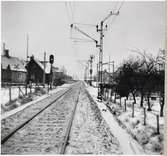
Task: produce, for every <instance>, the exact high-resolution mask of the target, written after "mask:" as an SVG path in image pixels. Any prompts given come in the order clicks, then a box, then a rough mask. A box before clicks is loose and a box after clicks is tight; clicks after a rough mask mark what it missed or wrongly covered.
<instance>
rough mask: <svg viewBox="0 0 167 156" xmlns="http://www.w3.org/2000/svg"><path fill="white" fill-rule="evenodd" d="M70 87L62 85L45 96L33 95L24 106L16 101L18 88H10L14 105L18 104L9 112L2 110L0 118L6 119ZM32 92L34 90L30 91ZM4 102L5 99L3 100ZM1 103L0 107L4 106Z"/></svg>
mask: <svg viewBox="0 0 167 156" xmlns="http://www.w3.org/2000/svg"><path fill="white" fill-rule="evenodd" d="M70 85H71V84H64V85H62V86H58V87H56V88H55V89H53V90H50V91H49V92H48V93H47V94H44V95H43V94H37V95H35V94H33V95H34V96H33V97H32V99H31V100H30V101H27V103H25V104H20V99H17V98H18V96H17V94H18V92H17V89H18V87H12V97H15V99H17V101H15V104H18V107H16V108H13V109H11V110H9V111H4V110H3V109H1V114H2V116H1V118H6V117H8V116H10V115H12V114H14V113H16V112H18V111H21V110H22V109H24V108H26V107H28V106H29V105H32V104H34V103H36V102H38V101H40V100H43V99H45V98H47V97H48V96H51V95H52V94H54V93H56V92H58V91H61V90H63V89H65V88H69V87H70ZM4 90H5V89H4ZM4 90H3V91H4ZM6 90H8V89H6ZM3 91H2V93H4V95H2V94H1V96H5V92H6V91H4V92H3ZM14 91H15V92H14ZM29 92H30V90H29V89H28V93H29ZM32 92H34V89H32ZM8 94H9V93H8ZM13 94H14V95H13ZM25 98H28V97H25ZM6 100H7V98H6ZM4 101H5V98H4ZM4 101H3V102H4ZM3 102H1V105H4V104H3Z"/></svg>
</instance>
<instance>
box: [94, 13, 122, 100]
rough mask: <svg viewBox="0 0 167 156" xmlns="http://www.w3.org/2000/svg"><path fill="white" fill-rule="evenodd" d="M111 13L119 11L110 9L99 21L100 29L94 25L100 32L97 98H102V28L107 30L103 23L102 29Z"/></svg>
mask: <svg viewBox="0 0 167 156" xmlns="http://www.w3.org/2000/svg"><path fill="white" fill-rule="evenodd" d="M112 15H119V11H118V12H116V13H113V12H112V11H111V12H110V14H109V15H108V16H107V17H105V18H104V19H103V20H102V21H101V22H100V29H99V26H98V25H97V26H96V30H97V32H100V45H97V47H99V49H100V52H99V87H98V96H97V98H98V99H101V100H102V94H103V91H102V83H103V73H102V72H103V37H104V30H107V25H105V29H104V22H105V21H106V20H107V19H109V18H110V17H111V16H112Z"/></svg>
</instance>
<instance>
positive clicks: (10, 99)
mask: <svg viewBox="0 0 167 156" xmlns="http://www.w3.org/2000/svg"><path fill="white" fill-rule="evenodd" d="M11 90H12V89H11V85H9V103H11V101H12V97H11V96H12V94H11V92H12V91H11Z"/></svg>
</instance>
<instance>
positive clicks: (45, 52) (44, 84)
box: [43, 52, 46, 88]
mask: <svg viewBox="0 0 167 156" xmlns="http://www.w3.org/2000/svg"><path fill="white" fill-rule="evenodd" d="M45 68H46V52H44V72H43V86H44V88H45Z"/></svg>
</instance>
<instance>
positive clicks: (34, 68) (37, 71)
mask: <svg viewBox="0 0 167 156" xmlns="http://www.w3.org/2000/svg"><path fill="white" fill-rule="evenodd" d="M26 69H27V79H28V82H30V81H31V82H33V83H43V73H44V72H45V82H46V83H49V81H50V70H51V65H50V63H49V62H47V61H46V62H45V70H44V61H39V60H37V59H35V58H34V56H31V57H30V61H29V62H28V63H27V65H26ZM52 71H53V79H54V78H55V72H57V71H58V68H57V67H53V68H52Z"/></svg>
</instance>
